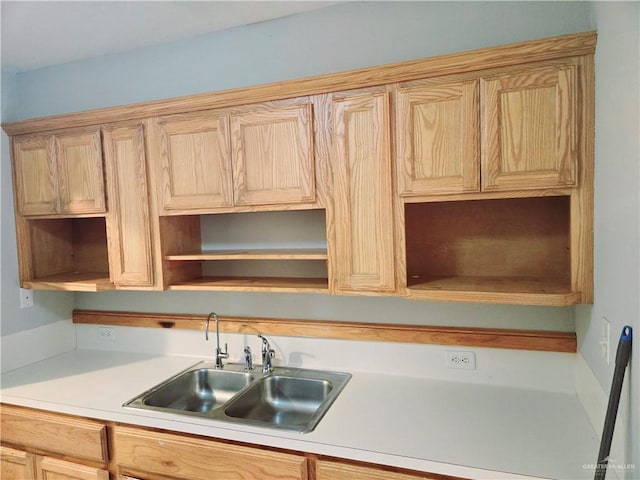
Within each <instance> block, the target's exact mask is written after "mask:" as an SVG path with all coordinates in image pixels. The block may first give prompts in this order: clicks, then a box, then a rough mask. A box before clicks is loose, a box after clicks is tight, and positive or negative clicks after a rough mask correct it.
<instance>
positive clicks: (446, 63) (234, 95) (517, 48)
mask: <svg viewBox="0 0 640 480" xmlns="http://www.w3.org/2000/svg"><path fill="white" fill-rule="evenodd" d="M595 45H596V33H595V32H585V33H577V34H571V35H563V36H559V37H553V38H546V39H540V40H533V41H527V42H521V43H516V44H511V45H503V46H499V47H490V48H483V49H479V50H472V51H468V52H462V53H455V54H451V55H443V56H438V57H432V58H427V59H421V60H412V61H408V62H402V63H394V64H389V65H383V66H379V67H369V68H362V69H358V70H351V71H347V72H341V73H334V74H329V75H322V76H317V77H310V78H304V79H299V80H293V81H289V82H276V83H271V84H267V85H261V86H256V87H249V88H237V89H232V90H226V91H223V92H217V93H206V94H200V95H193V96H189V97H182V98H174V99H168V100H162V101H154V102H146V103H138V104H134V105H127V106H122V107H112V108H104V109H99V110H92V111H87V112H80V113H72V114H66V115H58V116H52V117H43V118H38V119H32V120H25V121H20V122H14V123H4V124H3V125H2V127H3V128H4V130H5V132H6V133H7V134H8V135H20V134H25V133H36V132H43V131H47V130H53V129H57V128H67V127H77V126H85V125H96V124H99V123H110V122H119V121H128V120H137V119H142V118H148V117H154V116H160V115H171V114H176V113H184V112H190V111H195V110H207V109H212V108H221V107H229V106H235V105H243V104H247V103H258V102H267V101H273V100H278V99H285V98H291V97H299V96H304V95H314V94H321V93H329V92H336V91H344V90H349V89H354V88H364V87H372V86H376V85H384V84H388V83H393V82H404V81H410V80H417V79H421V78H433V77H440V76H444V75H452V74H456V73H460V72H471V71H476V70H482V69H488V68H497V67H507V66H513V65H521V64H524V63H530V62H542V61H547V60H553V59H557V58H563V57H570V56H579V55H588V54H593V53H594V51H595Z"/></svg>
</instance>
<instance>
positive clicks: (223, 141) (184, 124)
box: [155, 112, 233, 211]
mask: <svg viewBox="0 0 640 480" xmlns="http://www.w3.org/2000/svg"><path fill="white" fill-rule="evenodd" d="M157 125H158V135H159V138H158V139H156V142H155V143H156V147H159V150H160V151H159V165H158V168H157V171H156V175H157V184H158V190H159V193H160V204H161V206H162V208H163V209H164V210H165V211H172V210H190V209H212V208H221V207H230V206H232V205H233V196H232V191H231V188H232V186H231V152H230V150H229V118H228V115H225V114H220V113H216V112H204V113H197V114H194V115H190V114H186V115H175V116H171V117H165V118H161V119H159V120H158V122H157Z"/></svg>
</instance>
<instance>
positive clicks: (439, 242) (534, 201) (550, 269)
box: [405, 196, 579, 305]
mask: <svg viewBox="0 0 640 480" xmlns="http://www.w3.org/2000/svg"><path fill="white" fill-rule="evenodd" d="M569 215H570V198H569V197H568V196H557V197H556V196H549V197H535V198H508V199H490V200H464V201H451V202H433V203H409V204H406V205H405V238H406V259H407V287H408V289H409V291H410V294H411V295H412V296H414V297H417V298H430V299H434V300H452V301H485V302H487V301H488V302H504V303H530V304H531V303H533V304H542V305H570V304H573V303H575V302H576V301H577V300H578V299H579V294H577V293H576V292H573V291H572V289H571V252H570V222H569V220H570V218H569Z"/></svg>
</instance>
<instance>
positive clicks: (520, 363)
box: [76, 325, 575, 393]
mask: <svg viewBox="0 0 640 480" xmlns="http://www.w3.org/2000/svg"><path fill="white" fill-rule="evenodd" d="M76 327H77V338H78V348H80V349H93V350H111V351H122V352H138V353H148V354H158V355H183V356H191V357H194V363H195V362H196V361H198V360H212V359H213V352H214V349H215V329H214V328H211V332H212V334H210V335H209V340H210V341H209V342H206V341H205V336H204V332H203V331H194V330H177V329H160V328H139V327H108V328H112V329H113V333H114V339H113V340H101V339H100V336H99V333H98V329H99V328H103V327H100V326H97V325H77V326H76ZM267 338H268V339H269V342H270V343H271V347H272V348H273V349H274V350H275V352H276V355H275V360H274V364H275V365H276V366H278V365H282V366H288V367H301V368H316V369H330V370H345V371H368V372H376V373H385V374H393V375H403V376H419V377H428V378H433V379H439V380H448V381H460V382H467V383H482V384H489V385H500V386H511V387H515V388H523V389H535V390H544V391H553V392H562V393H575V389H574V362H575V354H569V353H556V352H532V351H525V350H507V349H494V348H468V347H453V346H443V345H422V344H407V343H391V342H365V341H353V340H332V339H320V338H305V337H283V336H275V335H268V336H267ZM220 343H221V344H224V343H228V345H229V354H230V357H229V359H228V360H226V361H227V362H233V363H238V362H242V361H243V350H244V347H245V346H246V345H248V346H250V347H251V350H252V352H253V360H254V364H256V365H257V364H260V363H261V358H260V347H261V342H260V340H259V339H258V338H257V337H256V336H255V335H245V334H226V333H221V334H220ZM450 350H456V351H459V350H463V351H469V350H471V351H473V352H475V355H476V369H475V370H456V369H449V368H446V366H445V352H446V351H450ZM176 373H177V372H176Z"/></svg>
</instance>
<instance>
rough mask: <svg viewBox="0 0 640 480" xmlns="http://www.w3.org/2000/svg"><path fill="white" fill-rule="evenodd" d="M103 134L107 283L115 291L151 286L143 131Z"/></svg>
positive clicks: (127, 128)
mask: <svg viewBox="0 0 640 480" xmlns="http://www.w3.org/2000/svg"><path fill="white" fill-rule="evenodd" d="M103 132H104V153H105V160H106V161H105V164H106V173H107V186H108V192H109V198H110V199H111V206H110V208H109V213H108V215H107V222H106V228H107V241H108V253H109V272H110V275H111V280H112V281H113V283H115V284H116V285H117V286H119V287H127V286H151V285H153V283H154V268H153V252H152V244H151V242H152V235H151V225H150V222H151V218H150V212H149V192H148V189H147V183H148V182H147V164H146V155H145V136H144V128H143V126H142V125H141V124H138V125H132V126H128V125H127V126H117V125H114V126H108V127H105V128H104V130H103Z"/></svg>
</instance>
